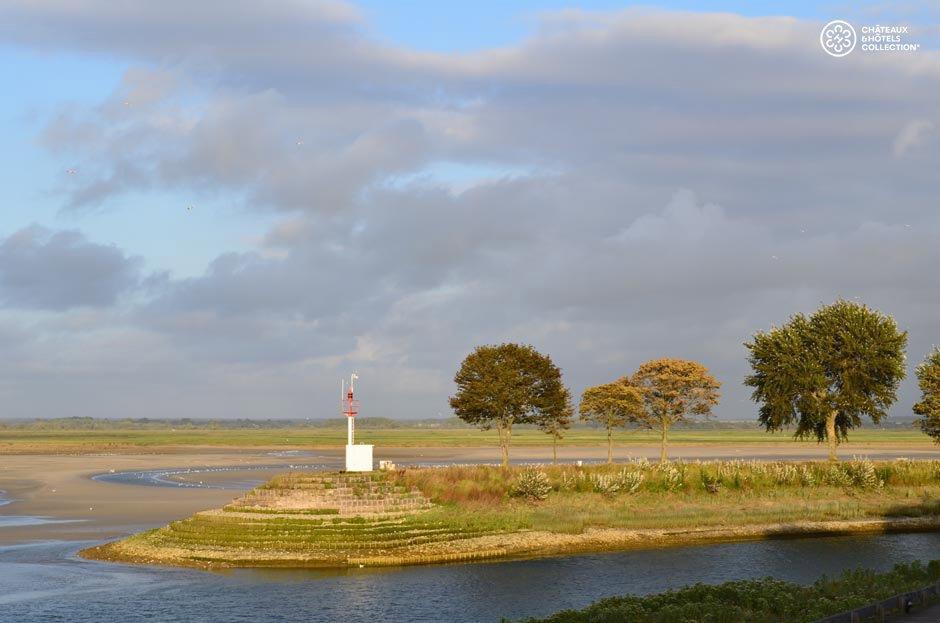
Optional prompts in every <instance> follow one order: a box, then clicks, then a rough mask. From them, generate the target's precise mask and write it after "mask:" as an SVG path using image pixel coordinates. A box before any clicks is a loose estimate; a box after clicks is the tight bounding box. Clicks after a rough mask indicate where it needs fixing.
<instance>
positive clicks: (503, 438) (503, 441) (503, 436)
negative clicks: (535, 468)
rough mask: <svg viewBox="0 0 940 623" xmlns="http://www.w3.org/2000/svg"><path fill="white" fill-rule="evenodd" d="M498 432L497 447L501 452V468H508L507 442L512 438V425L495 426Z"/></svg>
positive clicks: (501, 424)
mask: <svg viewBox="0 0 940 623" xmlns="http://www.w3.org/2000/svg"><path fill="white" fill-rule="evenodd" d="M497 430H499V447H500V449H501V450H502V454H503V460H502V466H503V467H504V468H506V467H509V441H510V439H511V438H512V424H505V423H502V422H501V423H500V424H499V425H498V426H497Z"/></svg>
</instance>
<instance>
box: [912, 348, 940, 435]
mask: <svg viewBox="0 0 940 623" xmlns="http://www.w3.org/2000/svg"><path fill="white" fill-rule="evenodd" d="M916 374H917V384H918V385H919V386H920V391H921V394H922V396H921V400H920V402H918V403H917V404H916V405H914V413H916V414H917V415H919V416H921V418H920V420H918V423H919V424H920V429H921V430H922V431H924V432H925V433H926V434H928V435H930V436H931V437H933V438H934V440H935V441H936V442H937V443H940V347H936V348H934V349H933V352H932V353H930V354H929V355H927V357H926V359H924V361H923V363H921V364H920V365H919V366H917V372H916Z"/></svg>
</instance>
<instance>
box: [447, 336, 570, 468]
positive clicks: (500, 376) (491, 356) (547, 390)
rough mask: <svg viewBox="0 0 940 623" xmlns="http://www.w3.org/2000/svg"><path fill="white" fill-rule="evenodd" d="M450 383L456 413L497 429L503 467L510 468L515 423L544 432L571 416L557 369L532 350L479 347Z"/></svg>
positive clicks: (487, 428) (485, 428) (483, 427)
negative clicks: (453, 392)
mask: <svg viewBox="0 0 940 623" xmlns="http://www.w3.org/2000/svg"><path fill="white" fill-rule="evenodd" d="M454 382H455V383H456V384H457V393H456V394H454V395H453V396H452V397H451V398H450V406H451V407H452V408H453V409H454V413H456V414H457V417H459V418H460V419H462V420H463V421H465V422H467V423H469V424H474V425H476V426H479V427H480V428H481V429H483V430H490V429H492V428H495V429H496V430H497V432H498V433H499V445H500V449H501V450H502V462H503V465H504V466H508V465H509V444H510V441H511V438H512V427H513V425H514V424H535V425H537V426H539V427H540V428H542V429H543V430H546V429H548V428H550V427H553V426H557V425H558V424H559V422H560V421H562V420H564V419H569V418H570V417H571V413H572V409H571V396H570V393H569V392H568V389H567V388H566V387H565V385H564V383H562V378H561V370H559V369H558V366H556V365H555V364H554V363H553V362H552V360H551V358H550V357H548V356H547V355H543V354H541V353H539V352H538V351H537V350H535V349H534V348H532V347H531V346H527V345H520V344H500V345H498V346H480V347H477V348H476V349H475V350H474V351H473V352H472V353H470V354H469V355H467V358H466V359H464V361H463V363H462V364H461V366H460V369H459V370H458V371H457V374H456V376H455V377H454Z"/></svg>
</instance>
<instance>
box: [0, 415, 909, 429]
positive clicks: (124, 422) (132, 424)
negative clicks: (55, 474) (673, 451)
mask: <svg viewBox="0 0 940 623" xmlns="http://www.w3.org/2000/svg"><path fill="white" fill-rule="evenodd" d="M913 425H914V418H912V417H906V418H893V419H892V420H890V421H885V422H882V423H881V424H879V425H877V426H874V425H871V424H869V425H868V426H863V428H878V429H909V428H911V427H912V426H913ZM345 426H346V419H345V418H322V419H316V418H308V419H267V420H255V419H245V418H239V419H231V420H229V419H199V418H165V419H164V418H121V419H110V418H92V417H65V418H35V419H30V420H0V430H3V429H15V430H165V429H168V428H171V429H179V430H231V429H278V428H342V427H345ZM356 428H359V429H427V428H473V427H472V426H470V425H469V424H467V423H465V422H464V421H462V420H461V419H459V418H456V417H449V418H426V419H415V420H396V419H392V418H384V417H358V418H356ZM519 428H522V429H526V428H534V426H533V425H522V426H519ZM572 428H575V429H578V428H596V427H595V426H593V425H591V424H585V423H581V422H574V423H573V425H572ZM756 428H757V422H756V421H753V420H707V421H703V422H689V423H680V424H677V425H676V426H675V429H676V430H755V429H756Z"/></svg>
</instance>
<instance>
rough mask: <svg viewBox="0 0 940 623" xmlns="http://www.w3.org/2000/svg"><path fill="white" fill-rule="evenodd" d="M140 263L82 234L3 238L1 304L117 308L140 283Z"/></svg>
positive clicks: (35, 232)
mask: <svg viewBox="0 0 940 623" xmlns="http://www.w3.org/2000/svg"><path fill="white" fill-rule="evenodd" d="M141 263H142V260H141V259H140V258H136V257H129V256H127V255H125V254H124V253H123V252H122V251H120V250H119V249H117V248H115V247H113V246H109V245H101V244H96V243H93V242H90V241H88V240H87V239H86V238H85V237H84V235H82V234H81V233H80V232H77V231H51V230H48V229H45V228H42V227H38V226H31V227H27V228H26V229H22V230H20V231H18V232H15V233H13V234H11V235H9V236H7V237H6V238H2V239H0V305H2V306H3V307H7V308H32V309H43V310H53V311H63V310H68V309H71V308H74V307H106V306H110V305H114V304H115V302H116V301H117V300H118V298H119V297H120V296H121V295H122V294H124V293H125V292H128V291H129V290H131V289H133V288H134V287H135V286H136V285H137V284H138V282H139V279H140V268H141Z"/></svg>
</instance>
